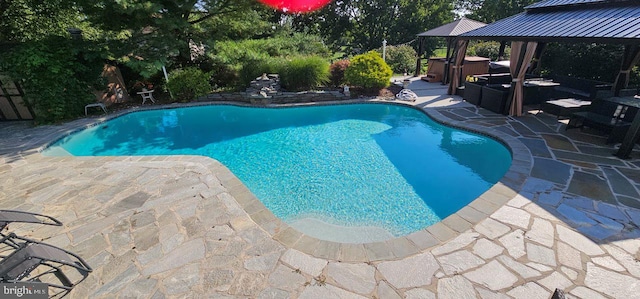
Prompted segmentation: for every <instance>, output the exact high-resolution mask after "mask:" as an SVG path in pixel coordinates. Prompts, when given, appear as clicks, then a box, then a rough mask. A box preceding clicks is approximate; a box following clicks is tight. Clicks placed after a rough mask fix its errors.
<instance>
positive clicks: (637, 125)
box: [605, 96, 640, 159]
mask: <svg viewBox="0 0 640 299" xmlns="http://www.w3.org/2000/svg"><path fill="white" fill-rule="evenodd" d="M605 101H609V102H614V103H616V104H620V105H624V106H627V107H634V108H638V109H640V97H638V96H633V97H612V98H607V99H605ZM638 137H640V113H638V114H636V116H635V117H634V118H633V121H632V122H631V127H630V128H629V131H627V134H626V135H625V136H624V139H623V140H622V144H621V145H620V148H619V149H618V151H617V152H616V153H615V155H616V156H618V157H619V158H621V159H628V158H629V155H630V154H631V151H632V150H633V146H634V144H636V141H638Z"/></svg>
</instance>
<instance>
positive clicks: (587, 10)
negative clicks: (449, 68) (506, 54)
mask: <svg viewBox="0 0 640 299" xmlns="http://www.w3.org/2000/svg"><path fill="white" fill-rule="evenodd" d="M459 38H462V39H488V40H501V41H507V40H509V41H539V42H551V41H561V42H601V43H619V44H620V43H621V44H637V43H640V2H638V1H634V0H547V1H542V2H538V3H536V4H532V5H530V6H528V7H527V8H526V10H525V12H523V13H520V14H517V15H514V16H511V17H508V18H506V19H502V20H499V21H496V22H494V23H491V24H489V25H487V26H484V27H481V28H478V29H475V30H472V31H469V32H466V33H464V34H461V35H460V36H459Z"/></svg>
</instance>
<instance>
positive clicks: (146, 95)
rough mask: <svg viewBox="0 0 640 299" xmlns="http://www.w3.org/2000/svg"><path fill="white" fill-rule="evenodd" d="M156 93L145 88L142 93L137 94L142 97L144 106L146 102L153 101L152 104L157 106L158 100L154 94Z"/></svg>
mask: <svg viewBox="0 0 640 299" xmlns="http://www.w3.org/2000/svg"><path fill="white" fill-rule="evenodd" d="M154 91H155V89H152V90H147V89H146V88H143V89H142V91H140V92H138V93H137V94H139V95H140V96H142V105H144V103H145V102H146V101H151V103H154V104H155V102H156V99H155V98H154V97H153V92H154Z"/></svg>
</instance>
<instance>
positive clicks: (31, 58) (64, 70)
mask: <svg viewBox="0 0 640 299" xmlns="http://www.w3.org/2000/svg"><path fill="white" fill-rule="evenodd" d="M2 52H3V55H0V70H1V71H2V72H4V73H6V74H8V75H9V76H10V77H11V78H12V79H13V80H15V81H17V82H20V84H21V86H22V88H23V90H24V92H25V98H24V99H25V102H26V104H27V105H28V106H29V107H31V108H32V109H33V110H34V113H35V118H36V122H37V123H54V122H60V121H63V120H69V119H73V118H76V117H79V116H82V115H83V113H84V106H85V105H86V104H88V103H92V102H95V101H96V96H95V94H94V93H93V91H94V90H96V89H102V88H104V86H105V84H104V81H103V80H101V77H100V75H101V73H102V69H103V67H104V60H103V57H104V56H103V54H102V50H101V49H100V48H99V47H97V46H96V45H95V44H94V43H92V42H91V41H83V40H72V39H69V38H67V37H62V36H51V37H48V38H45V39H43V40H39V41H33V42H29V43H24V44H20V45H18V46H16V47H14V48H12V49H9V50H5V49H3V50H2Z"/></svg>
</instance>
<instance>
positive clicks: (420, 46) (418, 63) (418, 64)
mask: <svg viewBox="0 0 640 299" xmlns="http://www.w3.org/2000/svg"><path fill="white" fill-rule="evenodd" d="M423 46H424V37H423V36H420V37H418V59H417V61H416V72H415V73H414V74H413V76H414V77H419V76H420V71H421V68H422V61H421V60H420V58H421V57H422V52H423V51H424V49H423Z"/></svg>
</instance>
